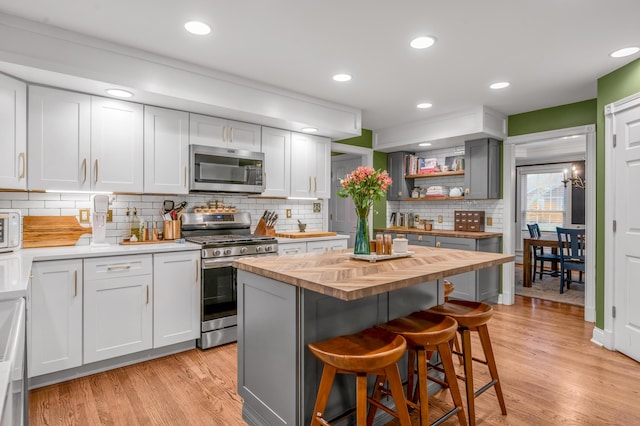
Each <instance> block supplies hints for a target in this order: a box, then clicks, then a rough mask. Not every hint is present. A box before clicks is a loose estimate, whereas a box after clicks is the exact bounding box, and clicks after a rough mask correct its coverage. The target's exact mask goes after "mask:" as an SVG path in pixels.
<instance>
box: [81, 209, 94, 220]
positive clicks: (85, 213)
mask: <svg viewBox="0 0 640 426" xmlns="http://www.w3.org/2000/svg"><path fill="white" fill-rule="evenodd" d="M90 214H91V210H90V209H80V223H89V222H90V219H89V215H90Z"/></svg>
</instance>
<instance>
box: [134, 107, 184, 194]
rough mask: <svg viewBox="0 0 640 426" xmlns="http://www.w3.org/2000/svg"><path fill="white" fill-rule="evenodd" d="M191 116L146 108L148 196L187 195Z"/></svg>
mask: <svg viewBox="0 0 640 426" xmlns="http://www.w3.org/2000/svg"><path fill="white" fill-rule="evenodd" d="M188 161H189V114H188V113H186V112H183V111H176V110H172V109H164V108H157V107H151V106H146V105H145V107H144V192H146V193H155V194H186V193H188V192H189V186H188V183H187V171H188V170H187V167H188Z"/></svg>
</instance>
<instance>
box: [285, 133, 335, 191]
mask: <svg viewBox="0 0 640 426" xmlns="http://www.w3.org/2000/svg"><path fill="white" fill-rule="evenodd" d="M330 173H331V141H330V139H328V138H322V137H318V136H312V135H305V134H302V133H291V195H292V196H294V197H318V198H329V197H330V195H331V188H330V186H329V185H330V181H329V179H330Z"/></svg>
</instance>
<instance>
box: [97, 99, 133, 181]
mask: <svg viewBox="0 0 640 426" xmlns="http://www.w3.org/2000/svg"><path fill="white" fill-rule="evenodd" d="M142 135H143V107H142V105H141V104H134V103H131V102H123V101H117V100H113V99H107V98H98V97H92V98H91V160H92V169H91V177H92V179H91V185H92V189H93V190H95V191H114V192H142V189H143V184H142V183H143V176H144V173H143V168H142V167H143V164H144V163H143V157H142V155H143V140H142Z"/></svg>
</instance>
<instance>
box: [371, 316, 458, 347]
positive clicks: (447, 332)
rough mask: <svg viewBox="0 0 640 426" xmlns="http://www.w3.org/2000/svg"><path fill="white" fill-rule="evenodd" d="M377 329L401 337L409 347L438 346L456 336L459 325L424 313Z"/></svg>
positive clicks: (391, 322)
mask: <svg viewBox="0 0 640 426" xmlns="http://www.w3.org/2000/svg"><path fill="white" fill-rule="evenodd" d="M376 327H378V328H382V329H384V330H387V331H391V332H392V333H396V334H399V335H401V336H402V337H404V338H405V339H406V341H407V344H408V345H409V346H437V345H439V344H441V343H444V342H448V341H450V340H451V339H452V338H453V337H454V336H455V335H456V331H457V330H458V323H457V322H456V320H455V319H453V318H451V317H442V316H440V315H436V314H432V313H430V312H424V311H422V312H414V313H412V314H410V315H407V316H406V317H402V318H396V319H394V320H391V321H389V322H386V323H384V324H380V325H377V326H376Z"/></svg>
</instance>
